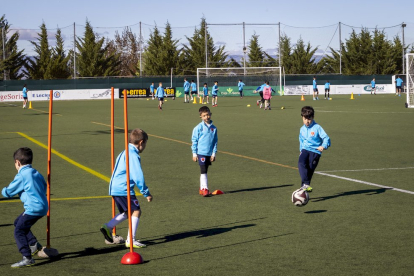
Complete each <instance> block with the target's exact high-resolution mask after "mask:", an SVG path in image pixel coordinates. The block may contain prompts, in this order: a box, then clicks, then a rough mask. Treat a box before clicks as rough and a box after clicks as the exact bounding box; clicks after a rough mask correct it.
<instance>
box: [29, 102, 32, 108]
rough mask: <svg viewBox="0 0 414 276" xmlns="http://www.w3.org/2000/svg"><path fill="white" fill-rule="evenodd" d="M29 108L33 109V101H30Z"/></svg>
mask: <svg viewBox="0 0 414 276" xmlns="http://www.w3.org/2000/svg"><path fill="white" fill-rule="evenodd" d="M29 109H32V102H31V101H30V102H29Z"/></svg>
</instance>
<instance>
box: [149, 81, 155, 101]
mask: <svg viewBox="0 0 414 276" xmlns="http://www.w3.org/2000/svg"><path fill="white" fill-rule="evenodd" d="M150 93H151V97H152V99H154V83H151V85H150Z"/></svg>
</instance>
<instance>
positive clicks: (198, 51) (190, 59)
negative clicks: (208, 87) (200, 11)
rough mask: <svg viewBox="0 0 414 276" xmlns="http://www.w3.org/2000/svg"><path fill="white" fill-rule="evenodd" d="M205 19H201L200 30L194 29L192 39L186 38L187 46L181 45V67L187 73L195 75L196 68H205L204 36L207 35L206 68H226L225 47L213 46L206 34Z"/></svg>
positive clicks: (208, 35)
mask: <svg viewBox="0 0 414 276" xmlns="http://www.w3.org/2000/svg"><path fill="white" fill-rule="evenodd" d="M206 27H207V24H206V19H205V18H202V19H201V24H200V29H197V28H196V29H195V30H194V34H193V36H192V37H187V36H186V38H187V40H188V43H189V45H183V47H184V48H183V55H184V56H183V62H184V64H183V65H182V66H183V67H184V68H185V69H186V70H187V72H190V73H191V74H196V72H197V68H200V67H202V68H205V67H206V46H205V44H206V34H207V62H208V67H228V65H229V63H228V62H227V61H226V60H227V54H226V52H225V46H224V45H223V46H219V47H216V46H214V41H213V38H212V37H211V36H210V33H209V32H208V30H207V32H206Z"/></svg>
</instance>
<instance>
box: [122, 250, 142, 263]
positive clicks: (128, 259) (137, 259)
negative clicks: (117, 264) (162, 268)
mask: <svg viewBox="0 0 414 276" xmlns="http://www.w3.org/2000/svg"><path fill="white" fill-rule="evenodd" d="M143 261H144V260H143V259H142V256H141V255H139V254H138V253H137V252H128V253H126V254H125V255H124V256H123V257H122V259H121V264H124V265H134V264H142V262H143Z"/></svg>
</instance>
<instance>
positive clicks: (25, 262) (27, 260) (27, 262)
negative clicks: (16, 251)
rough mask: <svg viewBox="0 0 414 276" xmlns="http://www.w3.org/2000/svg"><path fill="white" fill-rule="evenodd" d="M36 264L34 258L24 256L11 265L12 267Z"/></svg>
mask: <svg viewBox="0 0 414 276" xmlns="http://www.w3.org/2000/svg"><path fill="white" fill-rule="evenodd" d="M34 264H35V261H34V260H33V259H32V258H28V257H25V256H23V260H21V261H20V262H17V263H15V264H12V265H11V267H12V268H20V267H25V266H32V265H34Z"/></svg>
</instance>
